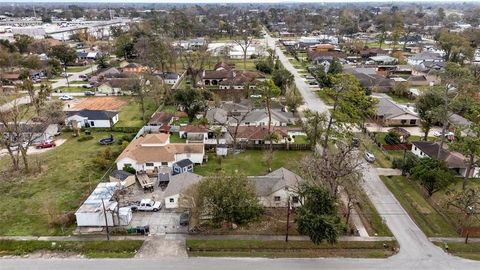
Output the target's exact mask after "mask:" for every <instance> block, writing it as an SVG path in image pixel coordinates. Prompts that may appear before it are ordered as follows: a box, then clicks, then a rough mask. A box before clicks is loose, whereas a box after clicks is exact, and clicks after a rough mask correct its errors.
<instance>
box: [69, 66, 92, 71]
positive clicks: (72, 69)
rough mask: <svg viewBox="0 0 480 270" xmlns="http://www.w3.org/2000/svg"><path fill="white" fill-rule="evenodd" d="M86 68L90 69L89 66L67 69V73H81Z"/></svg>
mask: <svg viewBox="0 0 480 270" xmlns="http://www.w3.org/2000/svg"><path fill="white" fill-rule="evenodd" d="M87 68H90V66H75V67H67V72H70V73H77V72H82V71H84V70H86V69H87Z"/></svg>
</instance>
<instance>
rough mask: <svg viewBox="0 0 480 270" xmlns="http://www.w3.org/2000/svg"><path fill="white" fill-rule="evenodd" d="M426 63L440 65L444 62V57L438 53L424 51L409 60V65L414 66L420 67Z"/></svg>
mask: <svg viewBox="0 0 480 270" xmlns="http://www.w3.org/2000/svg"><path fill="white" fill-rule="evenodd" d="M424 62H433V63H440V62H443V57H442V56H441V55H440V54H438V53H434V52H428V51H424V52H421V53H417V54H415V55H413V56H411V57H408V58H407V64H409V65H412V66H416V65H420V64H422V63H424Z"/></svg>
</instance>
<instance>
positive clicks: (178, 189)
mask: <svg viewBox="0 0 480 270" xmlns="http://www.w3.org/2000/svg"><path fill="white" fill-rule="evenodd" d="M202 179H203V176H201V175H198V174H195V173H191V172H184V173H181V174H177V175H173V176H170V182H169V183H168V186H167V188H166V189H165V193H164V196H165V208H166V209H176V208H178V207H179V206H180V205H179V200H180V197H181V195H182V194H183V193H184V192H185V191H187V190H188V189H189V188H190V187H191V186H193V185H195V184H197V183H198V182H200V181H201V180H202Z"/></svg>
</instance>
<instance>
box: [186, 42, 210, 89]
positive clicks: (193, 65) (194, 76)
mask: <svg viewBox="0 0 480 270" xmlns="http://www.w3.org/2000/svg"><path fill="white" fill-rule="evenodd" d="M207 48H208V46H207V45H204V46H202V47H200V48H198V49H197V50H195V51H192V50H188V51H187V50H185V49H183V48H181V49H180V59H181V60H182V64H183V67H184V68H185V70H186V72H187V75H189V76H190V83H191V85H192V87H193V88H196V87H197V80H198V77H199V76H200V74H201V72H202V71H203V70H204V69H205V66H206V65H207V64H208V61H209V59H210V53H209V52H208V51H207Z"/></svg>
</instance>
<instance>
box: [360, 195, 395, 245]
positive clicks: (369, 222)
mask: <svg viewBox="0 0 480 270" xmlns="http://www.w3.org/2000/svg"><path fill="white" fill-rule="evenodd" d="M357 201H358V203H357V204H356V206H355V207H356V210H357V212H358V213H359V215H360V218H361V219H362V223H364V225H365V228H366V229H367V232H368V234H369V235H371V236H374V235H377V236H392V232H390V229H388V226H387V225H386V224H385V223H384V222H383V221H382V217H380V214H379V213H378V211H377V209H376V208H375V206H373V203H372V201H370V198H368V196H367V194H366V193H365V192H364V191H363V190H360V191H359V192H358V195H357Z"/></svg>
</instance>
